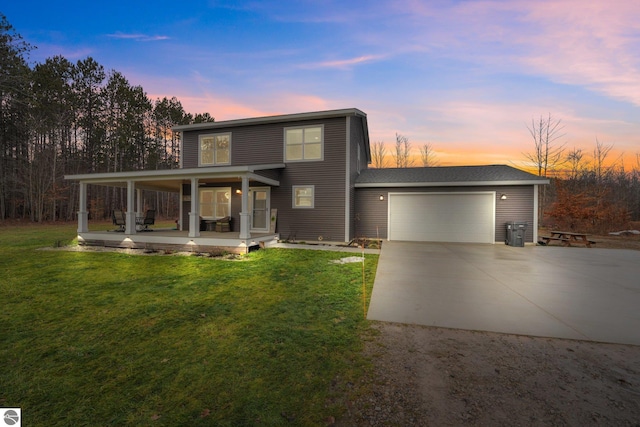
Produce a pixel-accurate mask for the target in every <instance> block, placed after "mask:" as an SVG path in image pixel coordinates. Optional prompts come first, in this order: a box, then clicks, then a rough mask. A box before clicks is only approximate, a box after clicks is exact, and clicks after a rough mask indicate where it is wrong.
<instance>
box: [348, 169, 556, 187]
mask: <svg viewBox="0 0 640 427" xmlns="http://www.w3.org/2000/svg"><path fill="white" fill-rule="evenodd" d="M537 181H540V182H537ZM484 182H487V183H496V184H498V183H501V184H506V183H510V184H511V185H514V184H517V183H518V182H522V183H525V182H526V183H527V184H533V183H536V184H538V183H539V184H545V183H547V182H548V181H547V179H546V178H544V177H540V176H537V175H533V174H530V173H528V172H525V171H522V170H520V169H516V168H514V167H511V166H507V165H490V166H441V167H428V168H398V169H366V170H363V171H362V172H361V173H360V175H359V176H358V179H357V180H356V186H358V184H360V185H361V186H369V185H375V184H418V183H425V184H434V183H443V184H444V183H450V184H454V183H460V184H461V185H464V184H465V183H484Z"/></svg>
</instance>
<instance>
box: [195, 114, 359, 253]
mask: <svg viewBox="0 0 640 427" xmlns="http://www.w3.org/2000/svg"><path fill="white" fill-rule="evenodd" d="M347 120H349V118H348V117H335V118H326V119H322V120H304V121H296V122H295V123H291V122H283V123H269V124H257V125H250V126H242V127H237V128H236V127H229V128H227V127H225V128H219V129H215V131H211V130H198V131H191V132H185V135H184V152H183V167H184V168H195V167H198V135H206V134H213V133H226V132H230V133H231V166H239V165H252V164H254V165H255V164H278V163H283V162H285V161H284V129H285V128H287V127H291V126H296V127H299V126H312V125H323V127H324V135H323V136H324V158H323V160H321V161H299V162H285V164H286V167H285V168H283V169H278V170H270V171H258V172H257V174H259V175H261V176H265V177H268V178H272V179H276V180H278V181H279V182H280V185H279V186H274V187H272V188H271V208H275V209H277V210H278V217H277V222H276V231H277V232H278V233H279V234H280V236H281V237H282V238H283V239H294V240H314V241H315V240H318V239H320V238H321V239H322V240H326V241H340V242H342V241H344V240H345V209H346V197H345V179H346V168H347V165H346V162H345V159H346V155H347V151H346V141H347V134H346V130H347V126H346V123H347ZM357 120H359V119H357ZM359 127H360V128H361V127H362V125H361V124H360V125H359ZM360 133H362V131H360ZM354 179H355V178H354ZM294 185H313V186H314V189H315V193H314V204H315V207H314V208H313V209H294V208H293V207H292V203H293V200H292V191H293V188H292V187H293V186H294ZM220 186H225V187H226V186H231V187H232V188H233V194H232V202H231V203H232V206H231V213H232V217H233V220H234V229H235V227H236V225H237V224H238V221H239V218H240V215H239V213H240V209H241V206H240V197H239V196H237V195H236V194H235V188H236V187H237V188H239V186H240V183H239V182H234V183H229V184H225V183H220ZM183 210H184V212H185V216H186V217H187V218H186V222H184V219H183V224H185V228H188V212H189V210H190V204H189V203H186V204H184V203H183Z"/></svg>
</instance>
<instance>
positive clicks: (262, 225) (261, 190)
mask: <svg viewBox="0 0 640 427" xmlns="http://www.w3.org/2000/svg"><path fill="white" fill-rule="evenodd" d="M249 194H250V196H251V197H250V198H249V203H250V204H251V206H250V208H251V231H265V232H266V231H269V210H270V207H269V205H270V198H271V197H270V196H271V189H270V188H269V187H254V188H251V189H249Z"/></svg>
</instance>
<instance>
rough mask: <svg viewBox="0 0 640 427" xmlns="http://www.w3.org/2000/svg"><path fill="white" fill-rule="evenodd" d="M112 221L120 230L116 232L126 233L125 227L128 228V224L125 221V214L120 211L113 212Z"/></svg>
mask: <svg viewBox="0 0 640 427" xmlns="http://www.w3.org/2000/svg"><path fill="white" fill-rule="evenodd" d="M111 219H112V221H113V225H117V226H118V229H117V230H115V231H122V232H124V230H125V226H126V222H125V219H124V212H122V211H119V210H113V211H112V212H111Z"/></svg>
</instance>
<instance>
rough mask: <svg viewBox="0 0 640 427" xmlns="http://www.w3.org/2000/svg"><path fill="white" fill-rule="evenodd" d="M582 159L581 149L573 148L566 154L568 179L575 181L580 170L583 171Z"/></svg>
mask: <svg viewBox="0 0 640 427" xmlns="http://www.w3.org/2000/svg"><path fill="white" fill-rule="evenodd" d="M583 159H584V153H583V152H582V148H575V147H573V150H571V151H570V152H569V154H567V157H566V162H567V163H568V164H569V179H577V178H578V176H579V175H580V173H581V172H582V170H583V169H584V167H585V166H584V165H583V164H582V160H583Z"/></svg>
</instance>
